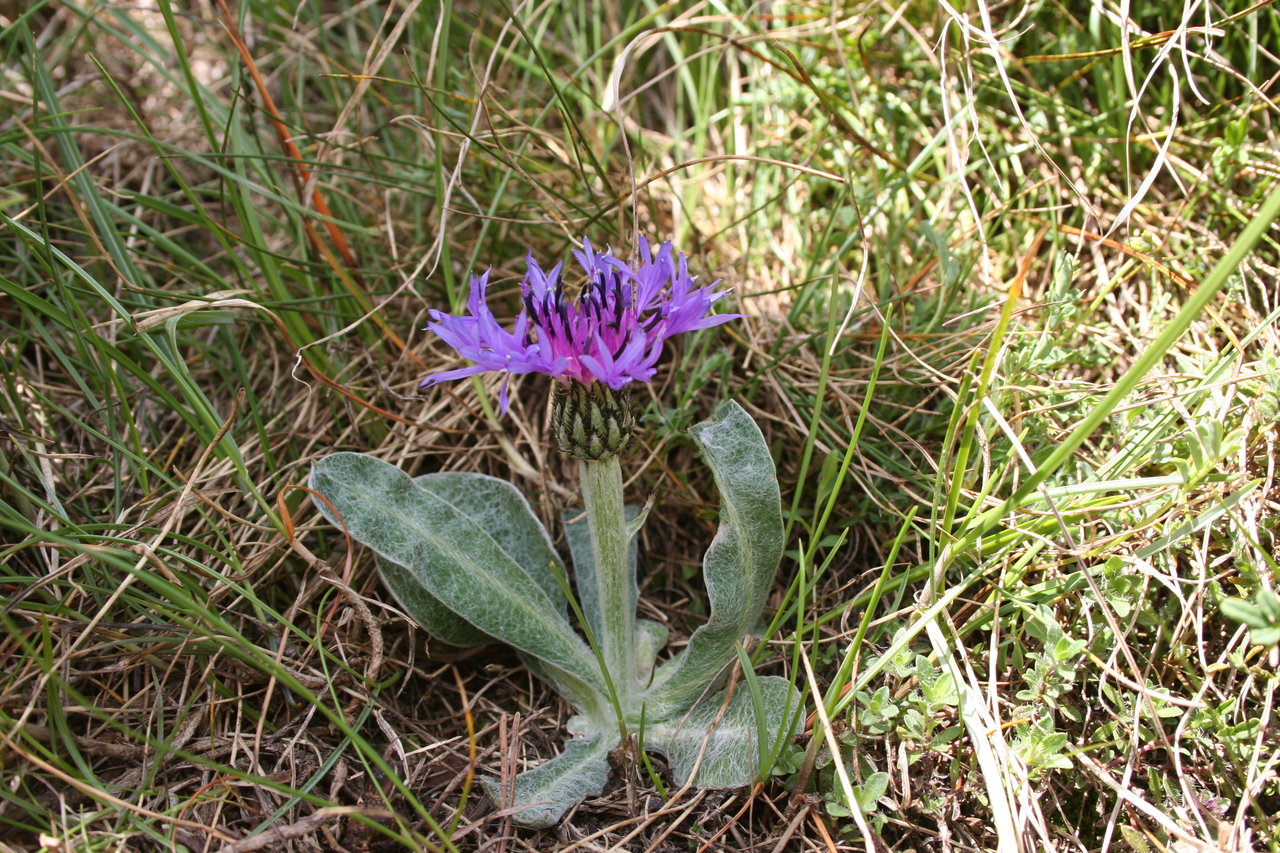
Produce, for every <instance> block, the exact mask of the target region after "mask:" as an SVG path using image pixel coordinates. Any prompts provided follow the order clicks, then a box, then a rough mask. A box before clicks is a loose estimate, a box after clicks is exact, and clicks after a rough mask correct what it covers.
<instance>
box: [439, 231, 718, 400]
mask: <svg viewBox="0 0 1280 853" xmlns="http://www.w3.org/2000/svg"><path fill="white" fill-rule="evenodd" d="M573 255H574V257H575V258H577V260H578V263H579V264H580V265H581V266H582V269H583V270H584V272H585V273H586V281H585V282H584V283H583V285H582V289H581V291H580V293H579V294H578V295H577V296H576V297H572V296H569V295H567V294H566V293H565V286H564V278H563V276H562V273H561V268H562V267H563V266H564V264H563V263H559V264H556V265H555V266H554V267H552V268H551V269H550V270H549V271H546V272H544V271H543V270H542V268H541V267H540V266H538V262H537V261H536V260H534V259H533V256H532V255H530V256H529V261H528V264H529V269H528V272H526V273H525V277H524V281H522V282H521V283H520V294H521V303H522V304H523V306H524V307H523V310H522V311H521V312H520V315H519V316H518V317H517V318H516V321H515V326H514V328H513V329H512V330H511V331H507V330H506V329H504V328H503V327H502V326H500V325H499V324H498V321H497V318H495V317H494V316H493V312H491V311H490V310H489V306H488V304H487V303H486V301H485V300H486V297H485V290H486V288H487V287H488V285H489V273H488V272H485V273H484V274H483V275H478V276H472V278H471V295H470V297H469V298H468V299H467V311H468V313H467V314H465V315H463V316H454V315H452V314H445V313H443V312H440V311H435V310H433V311H431V312H430V316H431V321H430V322H429V323H428V324H427V329H428V330H429V331H432V332H435V333H436V334H437V335H439V336H440V338H441V340H443V341H444V342H445V343H447V344H448V345H449V346H451V347H453V348H454V349H455V350H457V351H458V354H459V355H461V356H462V357H463V358H466V359H467V360H469V361H471V362H473V364H471V365H469V366H467V367H459V368H457V369H455V370H445V371H442V372H440V373H433V374H432V375H430V376H428V377H427V378H426V379H424V380H423V381H422V384H423V385H435V384H436V383H438V382H447V381H449V380H452V379H461V378H463V377H464V376H474V375H476V374H478V373H487V372H488V371H491V370H496V371H501V372H505V373H507V374H508V375H510V374H515V373H545V374H547V375H548V376H553V377H555V378H556V379H558V380H560V381H561V382H564V383H568V382H578V383H581V384H583V385H591V384H592V383H593V382H601V383H603V384H605V385H607V386H609V387H610V388H612V389H614V390H615V391H616V390H618V389H620V388H622V387H623V386H625V385H628V384H630V383H632V382H648V381H649V380H650V379H652V378H653V374H654V373H655V372H656V367H655V366H656V365H657V363H658V359H659V358H661V357H662V346H663V344H665V343H666V341H667V339H668V338H670V337H673V336H674V335H678V334H681V333H682V332H692V331H695V330H697V329H707V328H710V327H711V326H718V325H719V324H721V323H724V322H726V321H728V320H732V319H734V318H736V317H741V316H742V315H741V314H714V315H709V314H708V312H709V311H710V310H711V306H712V305H713V304H714V303H715V302H716V301H718V300H719V299H720V298H721V297H723V296H725V295H726V294H727V293H728V291H727V290H715V289H714V288H715V286H716V284H718V283H719V282H713V283H712V284H710V285H708V286H706V287H697V288H695V287H694V286H693V277H692V276H690V275H689V267H688V265H687V264H686V262H685V257H684V255H683V254H677V253H676V252H675V251H674V250H673V249H672V248H671V244H670V243H663V244H662V246H660V247H659V248H658V251H657V253H656V254H655V253H654V252H653V251H652V249H651V248H650V246H649V242H648V241H647V240H645V239H643V238H642V239H641V241H640V260H639V261H638V262H636V263H634V264H629V263H626V262H625V261H622V260H620V259H618V258H615V257H613V256H612V255H611V254H610V253H609V252H608V251H607V250H606V251H605V252H604V253H603V254H601V253H599V252H596V251H595V250H594V249H593V248H592V246H591V243H590V241H588V240H583V241H582V251H577V250H575V251H574V253H573ZM507 403H508V398H507V383H506V382H503V384H502V392H501V394H500V395H499V404H500V405H501V408H502V411H503V412H505V411H506V410H507Z"/></svg>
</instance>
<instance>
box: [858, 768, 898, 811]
mask: <svg viewBox="0 0 1280 853" xmlns="http://www.w3.org/2000/svg"><path fill="white" fill-rule="evenodd" d="M888 790H889V774H888V773H885V772H884V771H883V770H877V771H876V772H875V773H872V774H871V775H870V776H868V777H867V778H866V781H865V782H863V783H862V784H861V785H859V786H858V787H857V788H855V789H854V792H853V796H854V797H855V798H856V799H857V800H858V808H860V809H862V813H863V814H871V813H872V812H873V811H875V810H876V803H877V802H879V800H880V798H881V797H883V796H884V794H885V791H888Z"/></svg>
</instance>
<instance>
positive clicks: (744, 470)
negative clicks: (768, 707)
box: [645, 401, 783, 719]
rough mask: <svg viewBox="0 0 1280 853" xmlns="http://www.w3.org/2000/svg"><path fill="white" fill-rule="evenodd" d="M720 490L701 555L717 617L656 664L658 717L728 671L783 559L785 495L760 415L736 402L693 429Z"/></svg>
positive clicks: (651, 704) (651, 702)
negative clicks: (714, 526) (713, 527)
mask: <svg viewBox="0 0 1280 853" xmlns="http://www.w3.org/2000/svg"><path fill="white" fill-rule="evenodd" d="M691 432H692V434H693V438H694V440H695V441H696V442H697V443H698V445H699V446H700V447H701V448H702V452H703V454H704V455H705V456H706V459H707V464H708V465H709V466H710V467H711V473H712V475H713V476H714V477H715V481H716V486H717V487H718V488H719V489H720V530H719V531H718V532H717V533H716V537H715V540H714V541H712V543H711V547H710V548H708V549H707V553H706V556H705V557H704V558H703V561H702V574H703V578H704V580H705V582H706V585H707V596H708V598H709V600H710V602H711V617H710V618H709V619H708V620H707V622H706V624H705V625H703V626H701V627H700V628H698V630H696V631H694V633H693V636H692V637H690V639H689V644H688V645H687V646H686V647H685V649H684V651H682V652H681V653H680V654H679V655H677V656H676V657H675V658H673V659H672V660H670V661H668V662H667V663H665V664H663V665H662V666H660V667H659V668H658V671H657V673H656V674H655V676H654V680H653V685H652V686H651V687H650V689H649V691H648V693H647V695H646V697H645V703H646V705H647V707H648V710H649V713H650V714H651V715H652V716H653V717H654V718H658V719H660V718H663V717H670V716H672V715H674V714H677V713H680V712H681V711H682V710H683V709H685V708H688V707H689V706H690V705H691V704H692V703H693V702H694V701H695V700H696V699H697V698H698V697H699V696H700V695H703V694H704V693H705V692H706V691H707V689H708V687H709V685H712V684H714V683H716V682H717V681H718V680H719V679H720V678H721V677H722V676H723V674H724V673H725V671H726V669H725V665H726V664H727V663H728V662H729V661H731V660H732V659H733V657H734V655H735V654H736V652H735V649H736V648H737V646H738V643H739V641H740V640H741V639H742V637H743V636H744V635H745V634H746V633H747V632H748V631H749V630H750V629H751V627H752V626H753V625H754V624H755V622H756V620H757V619H758V618H759V617H760V611H761V609H762V608H763V607H764V602H765V598H766V596H767V595H768V594H769V588H770V587H771V586H772V585H773V578H774V576H775V575H776V574H777V571H778V562H779V560H781V558H782V545H783V534H782V500H781V498H780V496H779V494H778V480H777V476H776V474H775V471H774V466H773V459H772V458H771V457H770V456H769V448H768V447H767V446H766V445H765V442H764V436H763V435H762V434H761V433H760V428H759V427H758V426H756V423H755V421H753V420H752V419H751V417H750V416H749V415H748V414H747V413H746V412H745V411H743V410H742V407H741V406H739V405H738V404H737V403H735V402H733V401H729V402H727V403H725V404H723V405H721V406H720V408H719V409H718V410H717V412H716V419H714V420H710V421H704V422H703V423H701V424H698V425H697V426H695V427H693V428H692V430H691Z"/></svg>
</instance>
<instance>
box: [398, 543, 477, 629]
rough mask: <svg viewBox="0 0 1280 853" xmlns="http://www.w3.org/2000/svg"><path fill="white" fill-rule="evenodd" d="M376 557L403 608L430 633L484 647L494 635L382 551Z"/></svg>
mask: <svg viewBox="0 0 1280 853" xmlns="http://www.w3.org/2000/svg"><path fill="white" fill-rule="evenodd" d="M374 556H375V557H376V558H377V565H378V575H379V576H380V577H381V578H382V583H383V585H384V586H386V588H387V589H389V590H391V595H392V596H393V597H394V598H395V600H396V602H397V603H398V604H399V605H400V609H401V610H403V611H404V612H405V613H407V614H408V615H409V617H410V618H412V619H413V621H414V622H417V623H418V624H419V625H420V626H422V628H423V630H425V631H426V632H427V633H428V634H430V635H431V636H433V637H435V638H436V639H438V640H440V641H441V642H445V643H448V644H449V645H451V646H461V647H464V648H465V647H467V646H483V645H484V644H486V643H488V642H490V641H491V640H492V638H491V637H490V636H489V635H488V634H486V633H485V632H484V631H481V630H480V629H479V628H477V627H476V626H475V625H472V624H471V623H470V622H468V621H467V620H466V619H463V618H462V617H461V616H459V615H458V614H457V613H454V612H453V611H452V610H450V609H449V608H447V607H445V606H444V604H443V603H441V601H440V599H438V598H436V597H435V596H434V595H432V594H431V593H429V592H427V588H426V587H425V586H423V585H422V584H420V583H418V579H417V578H416V577H415V576H414V574H413V572H411V571H409V570H408V569H406V568H405V567H404V566H402V565H400V564H399V563H394V562H392V561H391V560H388V559H387V558H386V557H384V556H382V555H381V554H376V553H375V555H374Z"/></svg>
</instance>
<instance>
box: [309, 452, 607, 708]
mask: <svg viewBox="0 0 1280 853" xmlns="http://www.w3.org/2000/svg"><path fill="white" fill-rule="evenodd" d="M311 486H312V488H314V489H315V490H316V491H318V492H319V493H320V494H322V495H324V496H325V498H327V499H328V501H329V502H330V503H331V504H332V505H333V509H336V510H337V512H338V513H339V514H340V515H341V519H342V523H344V524H345V525H346V528H347V530H348V531H349V532H350V534H351V535H352V537H354V538H355V539H356V540H357V541H359V542H361V543H363V544H365V545H366V546H368V547H369V548H371V549H372V550H373V551H374V552H376V553H377V554H379V555H380V556H382V557H383V558H385V559H386V560H388V561H390V562H392V563H395V564H397V565H399V566H403V567H404V568H405V569H407V570H408V572H409V574H410V575H411V576H412V581H413V582H414V583H413V584H412V585H411V586H410V587H406V588H405V589H404V590H403V591H398V590H394V589H393V590H392V592H393V593H395V594H396V596H397V598H402V592H403V597H412V596H413V595H415V594H416V593H417V587H418V586H421V587H422V588H423V589H425V590H426V591H427V592H428V593H430V594H431V595H432V596H434V597H435V598H436V599H438V600H439V601H440V602H441V603H442V604H443V605H444V606H445V607H447V608H448V609H449V610H452V611H453V612H454V613H457V614H458V615H459V616H461V617H462V618H463V619H465V620H466V621H467V622H469V623H471V624H472V625H474V626H475V627H476V628H478V629H479V630H481V631H483V632H484V633H486V634H488V635H490V636H492V637H494V638H496V639H499V640H501V641H503V642H504V643H507V644H509V645H511V646H514V647H515V648H517V649H519V650H520V651H523V652H525V653H526V654H529V655H531V656H533V657H536V658H539V659H540V660H543V661H546V662H547V663H549V664H551V665H552V666H554V667H556V668H558V669H561V670H564V671H565V672H566V673H568V674H570V675H572V676H573V677H574V678H577V679H580V680H581V681H583V682H585V683H586V684H587V685H589V686H591V687H592V688H593V689H595V690H597V691H598V692H601V693H603V692H604V686H603V679H602V678H601V676H600V671H599V666H598V665H597V663H596V660H595V657H594V656H593V655H592V654H591V651H590V649H588V648H587V645H586V643H584V642H583V641H582V638H581V637H579V636H578V635H577V634H575V633H574V631H573V628H572V626H570V624H569V621H568V619H567V618H566V617H565V616H564V612H563V598H562V597H560V596H556V597H553V596H552V595H550V594H548V593H547V592H546V591H544V589H543V585H542V584H540V583H538V582H537V581H535V580H534V579H533V576H531V574H530V571H531V569H528V568H526V567H525V566H522V565H521V564H520V563H519V562H517V559H516V556H514V555H513V554H512V553H511V552H510V551H508V550H507V548H506V547H504V545H500V544H499V543H498V542H496V541H494V538H493V537H492V536H491V535H490V533H489V531H488V530H486V529H485V528H484V527H482V526H481V525H480V523H479V522H478V521H477V520H476V519H475V518H473V517H472V515H471V514H470V513H469V512H468V511H466V510H464V509H462V508H459V507H458V506H456V505H455V504H454V503H452V502H450V501H449V500H446V499H445V498H443V497H441V496H440V495H439V494H436V493H435V492H433V491H432V490H431V489H429V488H425V487H423V486H420V485H418V484H417V483H415V482H414V481H413V480H411V479H410V478H409V476H408V475H407V474H405V473H404V472H402V471H400V470H399V469H398V468H396V467H395V466H393V465H389V464H388V463H386V462H383V461H382V460H380V459H376V458H374V457H372V456H368V455H365V454H360V453H335V454H333V455H331V456H326V457H325V458H324V459H321V460H320V461H319V462H317V463H316V465H315V467H314V468H313V469H312V471H311ZM319 504H320V510H321V512H322V513H324V515H325V516H326V517H327V518H329V520H330V521H332V522H334V523H335V524H338V519H337V518H335V517H334V515H333V510H331V509H330V507H329V506H327V505H326V504H325V502H324V501H320V502H319ZM547 547H548V548H549V547H550V546H549V544H548V546H547ZM521 556H526V555H521ZM550 559H554V552H552V554H551V557H550ZM548 568H549V566H548ZM532 571H534V572H535V574H536V569H533V570H532ZM552 577H553V579H554V576H552ZM383 579H384V581H390V582H391V583H395V582H396V581H395V580H393V579H392V578H391V576H384V578H383Z"/></svg>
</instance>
